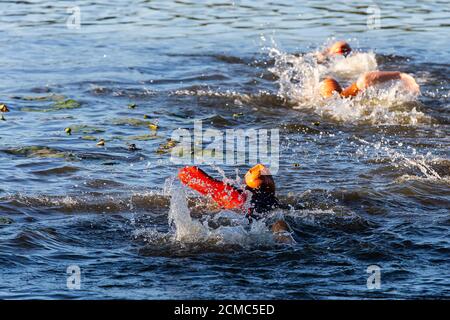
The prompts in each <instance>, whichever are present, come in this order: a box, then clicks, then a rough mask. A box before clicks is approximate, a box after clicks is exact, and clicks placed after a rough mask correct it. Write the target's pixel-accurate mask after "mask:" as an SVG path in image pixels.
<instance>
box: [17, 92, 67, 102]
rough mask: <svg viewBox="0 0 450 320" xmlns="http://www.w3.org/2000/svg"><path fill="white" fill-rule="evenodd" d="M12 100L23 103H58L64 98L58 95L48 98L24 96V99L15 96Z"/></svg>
mask: <svg viewBox="0 0 450 320" xmlns="http://www.w3.org/2000/svg"><path fill="white" fill-rule="evenodd" d="M12 98H13V99H16V100H23V101H60V100H64V99H66V97H65V96H63V95H58V94H51V95H48V96H25V97H21V96H15V97H12Z"/></svg>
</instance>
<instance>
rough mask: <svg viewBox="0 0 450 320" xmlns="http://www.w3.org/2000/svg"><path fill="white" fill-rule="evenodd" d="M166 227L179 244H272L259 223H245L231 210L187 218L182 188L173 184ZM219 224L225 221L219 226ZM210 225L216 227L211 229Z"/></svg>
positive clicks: (188, 216) (188, 212) (270, 236)
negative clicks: (167, 226) (199, 217)
mask: <svg viewBox="0 0 450 320" xmlns="http://www.w3.org/2000/svg"><path fill="white" fill-rule="evenodd" d="M170 194H171V200H170V210H169V225H171V226H173V230H174V240H176V241H179V242H183V243H199V242H201V243H203V244H209V245H213V246H214V245H223V244H235V245H240V246H242V247H250V246H255V245H273V244H274V240H273V234H272V233H271V232H270V230H269V229H268V227H267V226H266V224H265V222H264V221H263V220H259V221H254V222H253V223H252V224H251V225H249V224H248V220H247V218H245V216H244V215H242V214H238V213H235V212H232V211H227V210H224V211H221V212H220V213H218V214H215V215H214V216H210V215H205V216H204V217H203V219H195V218H192V217H191V213H190V210H189V207H188V203H187V198H186V194H185V192H184V189H183V188H182V187H181V186H179V185H177V184H175V183H174V184H173V185H172V187H171V192H170ZM223 221H226V223H225V224H223ZM210 224H212V225H216V226H217V227H216V228H214V227H211V226H210Z"/></svg>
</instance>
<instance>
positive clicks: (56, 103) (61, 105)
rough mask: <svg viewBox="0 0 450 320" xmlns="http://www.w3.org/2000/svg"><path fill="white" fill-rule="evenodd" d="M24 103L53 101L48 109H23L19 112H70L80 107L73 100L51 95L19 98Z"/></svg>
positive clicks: (79, 104)
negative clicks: (24, 101)
mask: <svg viewBox="0 0 450 320" xmlns="http://www.w3.org/2000/svg"><path fill="white" fill-rule="evenodd" d="M20 99H21V100H26V101H53V104H52V105H51V106H50V107H48V108H35V107H23V108H21V109H20V110H21V111H24V112H53V111H59V110H70V109H77V108H79V107H81V103H80V102H78V101H76V100H74V99H67V98H66V97H65V96H60V95H51V96H44V97H35V98H20Z"/></svg>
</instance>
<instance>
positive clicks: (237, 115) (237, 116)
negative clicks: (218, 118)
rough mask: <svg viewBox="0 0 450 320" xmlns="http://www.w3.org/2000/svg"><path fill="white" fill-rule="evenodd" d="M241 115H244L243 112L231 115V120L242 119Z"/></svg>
mask: <svg viewBox="0 0 450 320" xmlns="http://www.w3.org/2000/svg"><path fill="white" fill-rule="evenodd" d="M243 115H244V113H243V112H238V113H233V118H239V117H242V116H243Z"/></svg>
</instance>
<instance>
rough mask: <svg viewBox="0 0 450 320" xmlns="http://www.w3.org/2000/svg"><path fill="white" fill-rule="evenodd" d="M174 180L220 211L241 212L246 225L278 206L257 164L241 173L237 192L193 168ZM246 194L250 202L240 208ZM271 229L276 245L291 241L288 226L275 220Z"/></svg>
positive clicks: (267, 176)
mask: <svg viewBox="0 0 450 320" xmlns="http://www.w3.org/2000/svg"><path fill="white" fill-rule="evenodd" d="M178 177H179V178H180V180H181V181H182V182H183V183H184V184H186V185H187V186H189V187H191V188H192V189H194V190H196V191H198V192H200V193H201V194H203V195H207V196H210V197H211V198H212V199H213V200H214V201H215V202H216V203H217V204H218V205H219V206H221V207H223V208H227V209H240V210H242V209H245V210H246V216H247V217H248V219H249V221H250V223H251V222H252V221H253V220H258V219H260V218H262V216H263V215H264V214H265V213H268V212H269V211H271V210H273V209H276V208H278V207H279V206H280V203H279V201H278V198H277V197H276V195H275V181H274V180H273V177H272V175H271V173H270V171H269V169H268V168H267V167H265V166H264V165H262V164H257V165H256V166H254V167H253V168H251V169H250V170H248V172H247V173H246V174H245V178H244V180H245V184H246V186H245V190H241V189H237V188H235V187H233V186H230V185H228V184H225V183H224V182H222V181H219V180H216V179H214V178H212V177H210V176H209V175H208V174H206V173H205V172H204V171H203V170H201V169H199V168H197V167H185V168H183V169H181V170H180V172H179V174H178ZM247 193H250V194H251V199H250V203H249V207H248V208H244V205H245V204H246V199H247V197H246V195H247ZM271 230H272V232H273V234H274V237H275V240H276V241H277V242H282V243H293V242H295V241H294V239H293V238H292V236H291V234H290V227H289V225H288V224H287V223H286V222H285V221H283V220H278V221H276V222H275V223H273V224H272V226H271Z"/></svg>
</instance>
